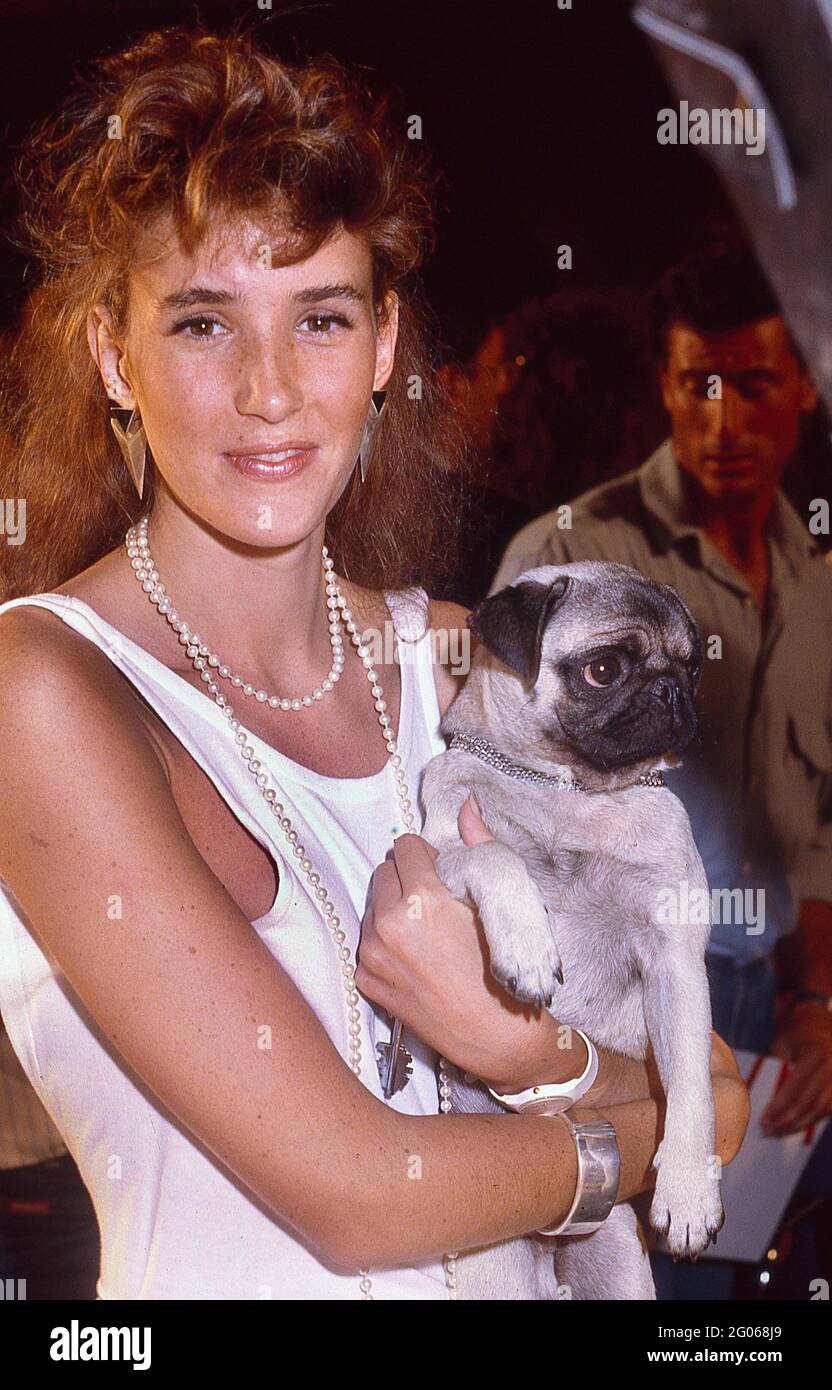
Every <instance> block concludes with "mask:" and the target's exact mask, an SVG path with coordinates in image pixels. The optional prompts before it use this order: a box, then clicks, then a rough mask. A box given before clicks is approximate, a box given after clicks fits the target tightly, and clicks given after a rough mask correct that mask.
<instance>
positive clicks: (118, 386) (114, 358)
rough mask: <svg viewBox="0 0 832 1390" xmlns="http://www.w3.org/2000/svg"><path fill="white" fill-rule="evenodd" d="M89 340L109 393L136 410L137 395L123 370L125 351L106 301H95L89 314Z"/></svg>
mask: <svg viewBox="0 0 832 1390" xmlns="http://www.w3.org/2000/svg"><path fill="white" fill-rule="evenodd" d="M87 342H88V343H89V349H90V352H91V353H92V357H93V361H94V362H95V364H96V366H97V367H98V370H99V372H100V373H101V380H102V381H103V382H104V388H105V390H106V392H107V395H108V396H109V397H110V399H111V400H112V401H115V402H117V403H118V404H119V405H120V406H121V407H122V408H123V409H125V410H135V409H136V405H137V401H136V397H135V395H134V393H133V389H132V387H131V385H130V383H129V381H127V379H126V377H125V376H124V375H123V374H122V371H121V364H122V362H123V360H124V351H123V349H122V347H121V345H120V344H119V342H118V341H117V339H116V336H115V329H114V325H113V319H112V314H111V313H110V311H109V309H108V308H107V306H106V305H105V304H96V305H95V307H94V308H93V309H90V311H89V313H88V314H87Z"/></svg>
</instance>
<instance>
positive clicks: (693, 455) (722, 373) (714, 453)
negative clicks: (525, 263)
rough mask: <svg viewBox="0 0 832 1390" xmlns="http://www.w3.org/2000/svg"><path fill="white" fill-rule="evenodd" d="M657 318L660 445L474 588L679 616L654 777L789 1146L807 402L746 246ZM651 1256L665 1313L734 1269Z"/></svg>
mask: <svg viewBox="0 0 832 1390" xmlns="http://www.w3.org/2000/svg"><path fill="white" fill-rule="evenodd" d="M652 306H653V328H654V341H655V351H656V358H657V365H658V377H659V381H660V383H661V391H662V398H663V401H664V405H665V407H666V410H667V413H668V415H669V417H670V423H671V436H670V438H668V439H666V440H665V442H664V443H663V444H662V445H661V446H660V447H659V448H658V449H657V450H656V451H655V453H654V454H653V455H652V456H651V457H650V458H649V459H648V460H647V462H646V463H644V464H643V465H642V466H641V467H639V468H637V469H634V470H632V471H630V472H628V473H627V474H625V475H624V476H623V477H621V478H618V479H616V480H613V481H611V482H608V483H606V484H604V485H602V486H600V487H597V488H594V489H592V490H591V491H589V492H587V493H584V494H583V495H581V496H578V497H577V498H575V500H574V501H573V502H572V503H571V504H570V506H571V515H570V512H569V511H555V512H550V513H549V514H547V515H544V516H541V517H539V518H538V519H537V520H536V521H534V522H532V523H531V524H530V525H529V526H527V527H526V528H524V530H523V531H521V532H520V533H519V534H518V535H517V536H516V537H515V538H514V540H513V541H512V542H511V544H510V545H509V547H508V550H507V552H506V554H505V556H504V558H503V561H502V563H501V565H500V567H499V569H498V572H497V575H496V577H495V579H494V581H493V584H492V586H491V592H492V593H493V592H496V591H497V590H498V589H500V588H502V587H503V586H504V585H506V584H509V583H511V582H512V581H513V580H514V579H516V578H517V576H518V575H519V574H521V573H522V572H523V571H524V570H527V569H529V568H532V567H533V566H536V565H544V564H566V563H568V562H570V561H573V560H590V559H598V560H618V561H621V562H622V563H625V564H628V565H632V566H634V567H635V568H636V569H639V570H641V571H642V573H644V574H646V575H648V576H649V577H650V578H652V579H654V580H658V581H660V582H663V583H668V584H671V585H672V586H673V587H674V588H675V589H677V590H678V592H679V593H680V594H681V595H682V596H683V598H684V599H685V600H686V601H687V603H688V604H689V606H690V608H691V610H692V611H693V613H694V616H695V617H696V619H697V622H698V623H699V626H700V630H701V632H702V636H703V641H704V643H705V649H706V660H705V663H704V672H703V675H702V681H701V686H700V691H699V696H698V707H699V711H700V715H701V742H700V746H699V747H698V748H695V749H692V750H689V752H688V754H687V755H686V758H685V761H684V765H683V766H682V767H681V768H679V769H678V770H676V771H674V772H668V773H666V776H667V778H668V783H669V785H670V786H672V788H673V790H674V791H675V792H676V793H677V795H679V796H680V797H681V799H682V800H683V802H684V804H685V806H686V808H687V811H688V814H689V816H690V819H691V823H692V826H693V831H694V836H695V839H696V843H697V846H698V848H699V851H700V853H701V855H702V858H703V861H704V864H705V868H706V870H707V873H708V879H709V883H710V887H711V892H712V895H713V892H714V890H715V889H716V890H719V889H725V890H728V892H734V890H737V889H739V890H741V892H742V894H743V897H742V899H741V901H742V903H743V904H749V903H751V904H753V907H752V913H753V914H754V915H755V916H756V917H757V918H758V920H755V921H749V920H746V921H742V920H740V921H739V922H736V921H716V922H714V924H713V926H712V929H711V935H710V941H709V948H708V953H707V965H708V973H709V979H710V983H711V999H712V1007H713V1022H714V1028H715V1029H716V1030H717V1031H718V1032H719V1033H720V1034H723V1035H724V1036H725V1038H726V1039H727V1041H728V1042H729V1043H730V1044H731V1046H732V1047H736V1048H747V1049H751V1050H753V1051H756V1052H761V1053H770V1054H773V1055H775V1056H778V1057H781V1058H784V1059H788V1060H789V1061H790V1062H791V1063H793V1070H792V1072H791V1074H790V1076H789V1077H788V1079H787V1081H786V1082H785V1084H784V1085H783V1086H782V1087H781V1089H780V1090H779V1091H778V1093H777V1095H776V1097H775V1098H774V1099H773V1100H772V1101H771V1103H770V1105H769V1106H768V1109H767V1111H766V1114H765V1116H764V1130H765V1132H767V1133H770V1134H772V1135H778V1134H790V1133H794V1132H795V1131H798V1130H801V1129H803V1128H804V1127H805V1126H807V1125H810V1124H812V1123H814V1122H816V1121H819V1120H821V1119H823V1118H824V1117H826V1116H829V1115H830V1114H832V1012H831V1011H830V1010H832V724H831V723H830V721H831V720H832V644H830V642H829V641H828V634H829V631H830V629H831V628H832V574H830V571H829V567H828V565H827V564H825V563H824V558H823V556H822V554H821V551H820V548H819V546H818V545H817V543H816V541H815V540H814V538H813V537H812V536H811V535H810V533H809V529H808V517H806V518H803V517H800V516H798V515H797V513H796V512H795V511H794V509H793V507H792V506H791V504H790V503H789V501H788V500H787V498H786V497H785V495H784V492H783V490H782V488H781V480H782V478H783V474H784V472H785V470H786V469H787V468H788V466H789V462H790V460H791V459H792V457H793V455H794V453H795V449H796V448H797V445H798V441H799V438H800V433H801V426H802V424H803V422H804V421H805V420H806V418H807V416H808V415H809V414H810V413H811V412H813V411H814V409H815V407H816V404H817V392H816V389H815V386H814V384H813V383H812V381H811V379H810V378H809V376H808V374H807V372H806V369H805V365H804V362H803V360H802V358H801V357H800V354H799V351H798V350H797V348H796V347H795V344H794V342H793V341H792V338H791V336H790V334H789V331H788V328H787V326H786V324H785V322H784V320H783V318H782V315H781V313H780V310H779V306H778V304H777V302H776V300H775V298H774V297H773V295H772V292H771V290H770V287H769V285H768V284H767V282H766V281H765V279H764V277H763V276H762V274H761V273H760V271H759V268H758V267H757V266H756V263H755V262H754V261H753V260H752V259H751V258H750V257H749V256H748V255H747V254H746V253H745V252H744V251H743V250H741V249H739V248H737V247H734V246H731V245H729V244H725V243H723V244H719V245H716V246H713V247H710V248H708V249H707V250H706V251H704V252H702V253H700V254H698V255H695V256H692V257H690V258H688V260H687V261H686V262H684V263H683V264H681V265H680V266H677V267H674V268H672V269H671V270H670V271H668V273H667V274H666V275H665V277H664V278H663V280H662V282H661V284H660V285H659V286H658V288H657V291H656V292H655V295H654V297H653V301H652ZM709 658H710V659H709ZM749 895H750V896H749ZM730 901H731V903H732V907H733V906H734V905H735V904H736V898H732V899H730ZM761 908H762V911H760V909H761ZM728 915H733V913H729V914H728ZM830 1156H832V1127H829V1128H828V1129H827V1131H826V1133H825V1134H824V1135H823V1136H822V1138H821V1141H820V1143H819V1145H818V1148H817V1150H816V1152H815V1154H814V1156H813V1159H812V1161H811V1163H810V1165H809V1167H808V1169H807V1171H806V1173H805V1174H804V1179H803V1182H802V1183H801V1185H800V1188H799V1189H798V1192H804V1193H805V1192H806V1191H809V1190H817V1189H819V1190H821V1191H823V1192H826V1193H828V1173H829V1170H830V1168H832V1164H830ZM797 1195H798V1194H797V1193H796V1194H795V1197H796V1198H797ZM655 1260H656V1273H657V1286H658V1288H659V1293H660V1296H664V1297H669V1296H672V1294H673V1293H675V1294H676V1295H677V1296H682V1297H697V1296H701V1297H728V1296H730V1291H731V1289H732V1288H733V1287H734V1277H735V1273H736V1271H735V1270H734V1269H733V1267H732V1266H731V1265H729V1264H724V1263H722V1262H718V1261H713V1260H711V1261H708V1260H707V1259H703V1260H700V1261H699V1263H698V1264H697V1265H695V1266H687V1265H672V1264H671V1263H670V1260H669V1257H667V1256H663V1255H657V1256H655ZM817 1272H818V1270H817V1269H816V1270H815V1273H817ZM703 1290H704V1292H703ZM697 1291H698V1292H697Z"/></svg>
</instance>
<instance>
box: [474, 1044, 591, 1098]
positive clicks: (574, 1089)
mask: <svg viewBox="0 0 832 1390" xmlns="http://www.w3.org/2000/svg"><path fill="white" fill-rule="evenodd" d="M572 1031H573V1033H577V1034H578V1036H579V1037H581V1038H583V1040H584V1042H585V1043H586V1050H587V1062H586V1066H585V1067H584V1069H583V1071H582V1072H581V1075H580V1076H576V1077H575V1078H574V1079H573V1080H572V1081H558V1082H552V1083H547V1084H546V1085H541V1086H529V1087H528V1089H527V1090H525V1091H518V1092H517V1093H516V1094H515V1095H500V1093H499V1091H494V1090H492V1088H491V1087H490V1086H489V1088H488V1089H489V1091H491V1094H492V1096H493V1097H494V1099H495V1100H498V1101H499V1102H500V1104H501V1105H506V1106H508V1108H509V1110H518V1111H522V1112H523V1113H524V1114H532V1115H562V1114H563V1112H564V1110H568V1109H569V1107H570V1106H571V1105H574V1104H575V1102H576V1101H578V1100H580V1098H581V1096H583V1095H585V1094H586V1092H587V1091H588V1090H589V1088H590V1086H591V1085H592V1083H593V1082H594V1080H595V1078H596V1076H597V1075H598V1053H597V1051H596V1048H595V1046H594V1044H593V1043H592V1042H591V1041H590V1040H589V1038H588V1037H587V1035H586V1033H584V1032H582V1031H581V1029H580V1028H573V1029H572Z"/></svg>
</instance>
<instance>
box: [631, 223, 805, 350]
mask: <svg viewBox="0 0 832 1390" xmlns="http://www.w3.org/2000/svg"><path fill="white" fill-rule="evenodd" d="M773 314H779V315H780V316H781V317H782V314H783V311H782V309H781V308H780V305H779V303H778V301H777V298H776V296H775V294H774V292H773V290H772V288H771V286H770V284H769V282H768V280H767V279H766V277H765V275H764V274H763V272H762V270H761V269H760V267H759V265H758V264H757V262H756V260H755V259H754V257H753V256H752V255H751V254H750V252H748V251H746V250H745V249H744V248H743V247H741V246H737V245H735V244H734V243H732V242H724V241H723V242H717V243H716V244H715V245H713V246H709V247H707V248H706V249H705V250H704V251H698V252H696V253H694V255H692V256H688V257H687V259H686V260H684V261H681V262H680V263H679V264H678V265H674V266H671V267H670V269H669V270H667V271H665V273H664V275H663V276H662V278H661V280H660V281H659V283H658V285H657V286H656V288H655V289H654V290H653V293H652V294H651V296H650V322H651V330H652V338H653V351H654V353H655V355H656V357H657V358H658V359H659V360H660V361H662V362H666V361H667V346H668V342H667V339H668V329H669V328H670V325H671V324H672V323H685V324H687V325H688V326H689V327H690V328H694V329H695V330H696V331H697V332H698V333H727V332H729V331H730V330H731V329H734V328H744V327H745V326H746V325H747V324H750V323H756V322H757V321H758V319H765V318H770V317H771V316H772V315H773ZM787 328H788V325H787ZM789 342H790V345H791V349H792V352H793V353H794V355H795V357H796V358H797V361H798V363H799V364H800V367H801V369H804V370H805V364H804V361H803V358H802V357H801V355H800V351H799V349H798V347H797V345H796V343H795V341H794V339H793V338H792V336H791V334H789Z"/></svg>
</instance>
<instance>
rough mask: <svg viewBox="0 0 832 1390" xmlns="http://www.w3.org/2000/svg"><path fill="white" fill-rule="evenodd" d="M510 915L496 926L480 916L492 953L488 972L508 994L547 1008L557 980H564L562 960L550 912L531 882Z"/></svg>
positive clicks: (559, 981)
mask: <svg viewBox="0 0 832 1390" xmlns="http://www.w3.org/2000/svg"><path fill="white" fill-rule="evenodd" d="M531 886H532V888H533V893H530V894H529V895H528V897H527V898H526V899H524V901H523V902H522V903H518V904H517V906H516V909H515V911H514V912H513V913H512V915H511V919H510V920H509V921H508V922H507V921H506V917H505V916H504V915H503V916H501V918H500V921H499V926H497V924H496V923H494V922H491V923H490V924H489V923H487V922H486V920H485V916H484V915H482V909H481V920H482V923H483V927H484V929H485V934H486V937H487V939H488V947H489V951H490V953H491V973H492V975H493V976H494V978H495V980H497V981H498V982H499V983H500V984H501V985H502V986H503V988H504V989H507V990H508V992H509V994H513V995H514V997H515V999H520V1000H522V1001H523V1003H526V1004H532V1005H534V1007H535V1008H547V1009H548V1008H549V1007H550V1006H551V1004H552V1000H553V998H554V996H555V990H556V987H557V984H562V983H563V963H562V961H561V956H560V951H559V950H558V944H557V941H556V940H555V936H554V932H553V931H552V924H551V921H550V918H549V914H548V912H547V910H546V907H545V905H544V903H543V900H542V898H541V897H540V894H539V893H538V891H537V889H536V888H535V887H534V885H531Z"/></svg>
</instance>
